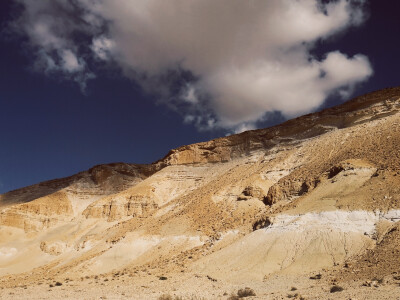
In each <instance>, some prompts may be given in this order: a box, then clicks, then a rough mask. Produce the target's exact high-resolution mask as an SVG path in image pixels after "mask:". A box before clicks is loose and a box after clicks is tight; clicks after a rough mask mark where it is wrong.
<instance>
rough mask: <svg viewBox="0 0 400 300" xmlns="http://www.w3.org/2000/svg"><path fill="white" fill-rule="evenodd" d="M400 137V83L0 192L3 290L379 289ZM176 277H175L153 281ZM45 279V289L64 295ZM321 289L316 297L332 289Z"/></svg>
mask: <svg viewBox="0 0 400 300" xmlns="http://www.w3.org/2000/svg"><path fill="white" fill-rule="evenodd" d="M399 145H400V88H390V89H385V90H381V91H377V92H374V93H371V94H368V95H365V96H361V97H358V98H355V99H353V100H350V101H348V102H346V103H344V104H342V105H340V106H337V107H333V108H329V109H326V110H323V111H321V112H317V113H313V114H309V115H305V116H302V117H299V118H296V119H293V120H290V121H287V122H285V123H283V124H281V125H278V126H274V127H271V128H267V129H260V130H253V131H247V132H244V133H241V134H237V135H232V136H228V137H223V138H219V139H215V140H212V141H209V142H204V143H198V144H193V145H188V146H183V147H179V148H177V149H174V150H171V151H170V152H169V153H168V154H167V155H166V156H165V157H164V158H163V159H160V160H159V161H156V162H155V163H153V164H150V165H135V164H127V163H115V164H109V165H99V166H96V167H93V168H92V169H90V170H88V171H85V172H81V173H79V174H76V175H73V176H71V177H68V178H63V179H56V180H52V181H48V182H43V183H40V184H36V185H33V186H29V187H26V188H22V189H19V190H15V191H11V192H8V193H6V194H3V195H0V276H2V277H1V278H0V284H1V287H2V289H3V290H4V291H3V294H2V296H3V297H10V298H15V297H17V296H18V295H19V296H21V298H24V295H26V294H24V292H23V291H22V292H21V293H20V294H17V296H16V295H15V292H10V290H11V289H13V288H14V289H15V287H17V286H22V287H25V288H26V289H28V290H29V289H30V288H33V286H34V285H36V284H38V283H40V284H39V285H42V284H43V285H42V286H45V285H46V282H50V281H54V280H60V281H63V282H64V286H65V288H64V290H65V289H66V290H67V291H70V292H71V293H72V294H68V292H66V293H67V295H69V297H71V298H75V297H77V294H76V291H73V290H74V288H73V286H74V285H73V284H71V282H73V281H74V280H75V281H76V280H77V279H78V280H80V281H79V282H80V284H81V285H84V284H85V282H86V283H87V282H88V281H90V282H89V283H93V286H95V285H96V284H97V286H100V285H101V286H103V287H107V286H108V289H107V290H105V291H104V292H102V293H105V294H108V297H109V296H110V295H109V293H108V292H109V291H115V286H116V285H115V284H114V285H113V283H111V282H110V283H109V281H114V279H115V282H119V283H120V284H121V283H122V282H125V281H126V282H128V281H129V280H131V281H132V282H142V284H143V285H137V286H135V285H134V284H133V283H132V284H133V286H135V289H136V290H135V293H138V294H134V295H132V294H131V295H129V297H128V296H127V297H128V298H138V299H143V298H155V299H156V298H157V297H158V296H159V294H161V293H162V292H164V291H168V290H169V291H181V292H182V293H183V295H193V293H195V294H196V295H200V296H202V295H204V296H205V297H210V298H211V299H214V298H218V297H220V298H222V299H226V298H227V296H226V295H224V294H223V293H222V292H221V294H220V295H219V294H218V293H217V292H216V293H217V294H218V295H217V294H210V293H211V292H210V290H199V289H198V287H197V286H196V284H194V283H193V280H194V279H193V278H197V279H198V280H199V281H200V282H201V281H202V280H203V281H205V282H206V283H207V284H211V285H213V287H214V289H215V290H218V289H219V290H220V291H222V289H224V288H226V287H235V286H239V285H241V284H242V285H245V284H247V285H249V284H250V283H252V284H254V285H256V286H257V283H258V284H264V285H265V284H268V282H274V278H283V277H284V276H297V277H298V276H300V277H301V276H302V278H305V279H307V280H308V278H309V276H308V275H307V274H313V273H314V274H317V273H318V274H319V275H318V276H317V277H316V278H317V279H318V280H320V277H321V273H322V272H325V273H324V276H325V275H326V276H325V277H326V278H329V280H331V282H328V281H325V284H333V283H335V284H339V283H340V282H341V281H340V280H343V282H348V281H349V280H350V281H351V279H353V280H356V281H357V280H365V281H366V282H369V283H367V284H366V286H368V284H369V286H373V285H374V284H373V283H371V282H373V278H372V277H374V276H375V275H376V276H378V277H379V278H378V279H379V282H380V284H382V282H383V281H384V278H386V279H385V280H386V282H387V287H390V284H392V285H393V286H395V284H396V279H393V280H394V281H393V280H392V279H391V280H387V278H388V276H389V277H390V276H392V277H393V278H396V276H397V275H396V274H397V273H396V272H400V261H399V259H398V257H399V254H400V253H398V249H399V247H400V239H399V238H398V235H399V234H398V232H399V221H400V148H399ZM381 266H382V267H381ZM115 274H117V275H115ZM371 274H372V275H371ZM374 274H375V275H374ZM399 276H400V274H399ZM168 277H170V278H176V281H175V283H174V285H171V284H170V285H168V284H166V283H164V282H163V284H164V285H163V286H162V287H156V286H153V287H148V285H150V286H151V283H152V282H154V281H155V282H157V281H158V280H159V279H160V278H166V279H167V278H168ZM297 277H296V278H297ZM311 277H312V276H311ZM314 277H315V276H314ZM370 277H371V278H370ZM392 277H390V278H392ZM67 278H68V280H67ZM285 278H286V277H285ZM398 278H399V280H400V277H398ZM109 279H110V280H109ZM111 279H112V280H111ZM140 280H141V281H140ZM146 280H147V281H146ZM296 280H297V279H296ZM327 280H328V279H327ZM392 281H393V282H392ZM68 282H69V284H68ZM100 282H101V283H100ZM143 282H145V283H143ZM171 282H172V281H169V283H171ZM249 282H250V283H249ZM288 282H290V281H288ZM292 282H293V281H292ZM321 282H322V281H321ZM182 283H185V284H186V285H185V284H182ZM203 283H204V282H203ZM217 284H219V286H218V287H217V286H216V285H217ZM299 284H300V283H299ZM342 284H345V283H342ZM313 285H315V283H313ZM143 286H145V287H146V288H147V290H146V288H143ZM306 286H307V284H305V287H306ZM46 288H48V285H46V287H45V288H44V289H43V290H41V289H40V287H35V289H36V290H38V291H39V292H38V295H40V297H43V298H47V297H49V298H57V297H58V296H57V295H59V294H49V295H47V294H46V293H44V294H43V292H44V291H45V290H46ZM259 289H260V291H261V292H259V293H264V294H260V295H261V296H260V297H261V298H268V297H269V296H268V295H270V296H271V298H273V297H275V296H276V297H278V298H279V297H280V296H279V293H280V291H277V292H275V294H274V295H275V296H272V294H268V292H263V291H262V290H263V289H262V288H261V287H260V288H259ZM314 290H315V289H314ZM314 290H312V289H311V290H310V291H309V295H307V296H308V298H312V297H316V298H319V297H320V294H318V290H315V293H314V292H313V291H314ZM81 291H82V290H81ZM138 291H139V292H138ZM321 291H323V288H322V283H321ZM5 293H6V294H5ZM10 293H12V294H10ZM73 293H75V294H73ZM92 293H94V294H96V293H98V290H96V291H94V290H93V291H92ZM113 293H114V292H113ZM115 293H117V294H118V292H115ZM140 293H141V294H140ZM190 293H192V294H190ZM282 293H283V292H282ZM285 293H286V292H285ZM304 293H307V290H306V291H305V292H304ZM385 293H386V294H385ZM391 293H392V289H390V288H388V289H387V291H386V292H384V293H383V294H379V295H383V296H384V297H386V296H387V297H389V298H390V296H391V295H392V294H391ZM96 295H98V294H96ZM118 295H120V297H121V298H123V296H124V295H122V294H118ZM282 295H285V294H284V293H283V294H282ZM335 295H336V294H335ZM366 295H370V294H368V293H367V294H366ZM385 295H386V296H385ZM59 296H60V297H64V296H65V295H64V296H62V295H59ZM114 296H115V295H114ZM217 296H218V297H217ZM292 296H293V297H294V294H293V295H292ZM333 296H334V295H332V297H333ZM340 296H343V294H341V295H340ZM38 297H39V296H38ZM116 297H117V296H116ZM120 297H119V296H118V297H117V298H120ZM296 297H300V296H299V295H297V296H296ZM17 298H18V297H17ZM111 298H112V297H111ZM339 298H340V297H339Z"/></svg>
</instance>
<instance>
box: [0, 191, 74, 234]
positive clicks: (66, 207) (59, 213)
mask: <svg viewBox="0 0 400 300" xmlns="http://www.w3.org/2000/svg"><path fill="white" fill-rule="evenodd" d="M72 216H73V210H72V206H71V203H70V201H69V199H68V198H67V196H66V195H65V194H64V193H61V192H57V193H55V194H52V195H50V196H45V197H42V198H39V199H36V200H34V201H31V202H28V203H24V204H19V205H15V206H12V207H9V208H5V209H3V210H2V211H1V212H0V224H1V225H5V226H12V227H17V228H21V229H24V230H25V231H27V232H30V231H40V230H43V229H46V228H49V227H52V226H55V225H57V224H58V223H60V222H64V221H69V220H70V219H71V218H72Z"/></svg>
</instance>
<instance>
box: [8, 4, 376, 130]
mask: <svg viewBox="0 0 400 300" xmlns="http://www.w3.org/2000/svg"><path fill="white" fill-rule="evenodd" d="M18 1H19V2H20V3H21V4H22V5H23V7H24V12H23V13H22V15H21V17H20V18H19V19H18V20H16V21H15V23H14V27H15V28H17V29H18V30H19V32H20V33H23V34H25V35H26V36H27V37H28V38H29V43H30V45H31V46H32V47H33V48H34V49H35V51H36V57H37V61H36V66H37V69H39V70H43V71H44V72H53V71H54V72H60V73H62V74H63V75H64V76H66V77H67V78H72V79H73V80H75V81H79V82H81V84H82V82H83V83H84V85H85V84H86V81H87V80H88V79H90V78H93V77H94V76H95V75H94V73H93V72H92V71H90V69H89V66H90V65H92V64H96V63H97V64H98V63H99V62H102V63H104V64H110V63H112V64H116V65H117V66H118V67H119V68H120V69H121V71H122V74H124V76H127V77H129V78H131V79H132V80H134V81H136V82H137V83H139V84H141V86H142V87H143V88H144V89H145V90H146V91H149V92H151V93H154V94H155V95H156V96H157V97H159V99H160V101H162V102H163V103H165V104H166V105H167V106H169V107H170V108H172V109H174V110H176V111H178V112H180V113H181V114H182V115H183V119H184V122H185V123H193V124H195V125H196V126H197V127H198V128H200V129H212V128H216V127H219V128H226V129H229V130H232V131H236V132H239V131H242V130H245V129H252V128H255V124H256V122H257V121H258V120H261V119H262V118H263V117H264V116H265V115H266V113H268V112H273V111H279V112H281V113H282V114H283V115H284V116H286V117H291V116H295V115H298V114H301V113H306V112H309V111H310V110H313V109H315V108H317V107H318V106H320V105H321V104H322V103H323V101H324V100H325V99H326V98H327V97H328V96H329V95H331V94H332V93H336V92H339V93H340V94H341V95H342V96H348V95H349V94H350V93H351V91H352V90H353V89H354V87H355V86H356V85H357V84H358V83H360V82H362V81H364V80H366V79H367V78H368V77H369V76H371V75H372V72H373V71H372V68H371V65H370V63H369V61H368V58H367V57H365V56H364V55H362V54H357V55H355V56H353V57H349V56H347V55H346V54H344V53H342V52H340V49H338V50H337V51H334V52H330V53H326V55H325V57H323V58H322V59H317V58H315V57H313V56H312V55H311V54H310V53H311V50H312V49H313V47H315V44H316V41H318V40H321V39H327V38H330V37H331V36H333V35H335V34H337V33H339V32H343V31H345V30H346V29H348V28H349V27H351V26H358V25H360V24H361V23H362V22H363V21H364V20H365V13H364V2H365V1H363V0H336V1H319V0H269V1H264V0H247V1H243V0H220V1H215V0H192V1H187V0H170V1H162V0H136V1H131V0H119V1H112V0H70V1H62V0H53V1H29V0H18Z"/></svg>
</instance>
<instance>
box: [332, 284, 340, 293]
mask: <svg viewBox="0 0 400 300" xmlns="http://www.w3.org/2000/svg"><path fill="white" fill-rule="evenodd" d="M341 291H343V288H342V287H341V286H338V285H334V286H333V287H331V289H330V292H331V293H336V292H341Z"/></svg>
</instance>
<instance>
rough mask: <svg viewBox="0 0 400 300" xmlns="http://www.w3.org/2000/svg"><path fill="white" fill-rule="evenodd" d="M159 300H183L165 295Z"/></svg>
mask: <svg viewBox="0 0 400 300" xmlns="http://www.w3.org/2000/svg"><path fill="white" fill-rule="evenodd" d="M158 300H183V298H182V297H179V296H175V297H172V296H171V295H168V294H163V295H161V296H160V297H158Z"/></svg>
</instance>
